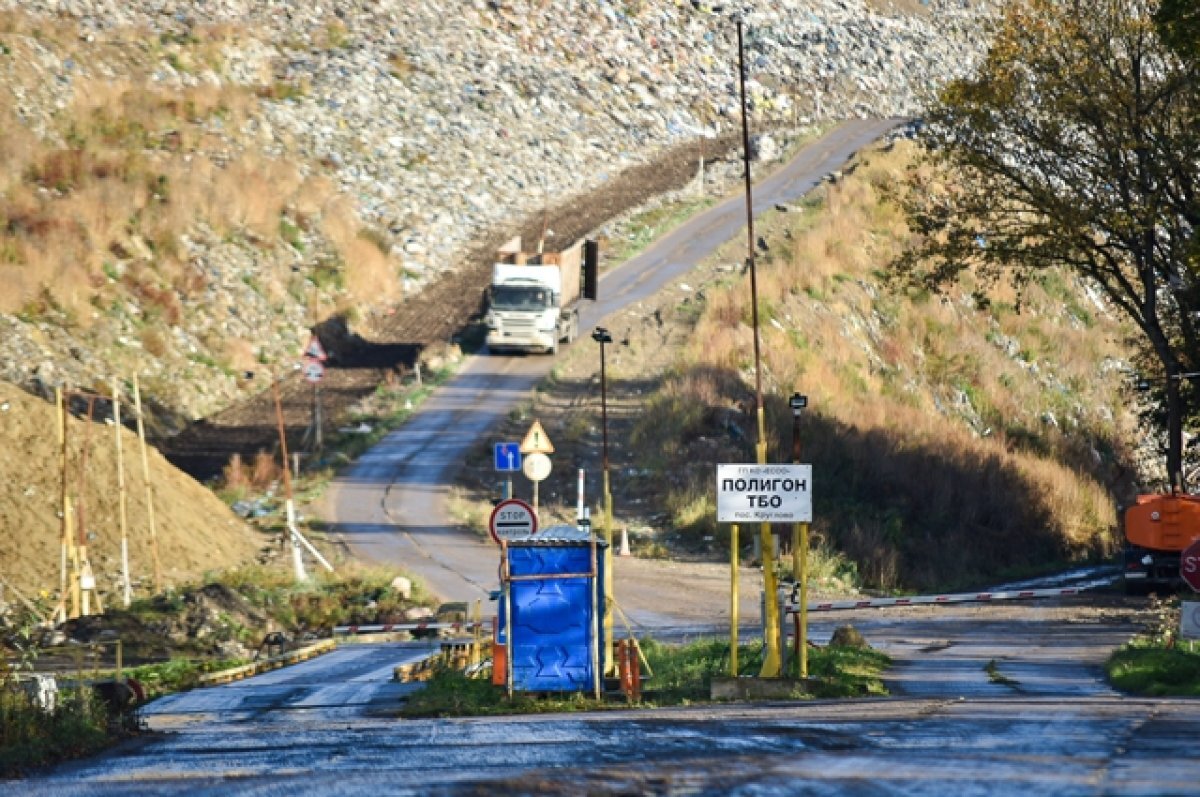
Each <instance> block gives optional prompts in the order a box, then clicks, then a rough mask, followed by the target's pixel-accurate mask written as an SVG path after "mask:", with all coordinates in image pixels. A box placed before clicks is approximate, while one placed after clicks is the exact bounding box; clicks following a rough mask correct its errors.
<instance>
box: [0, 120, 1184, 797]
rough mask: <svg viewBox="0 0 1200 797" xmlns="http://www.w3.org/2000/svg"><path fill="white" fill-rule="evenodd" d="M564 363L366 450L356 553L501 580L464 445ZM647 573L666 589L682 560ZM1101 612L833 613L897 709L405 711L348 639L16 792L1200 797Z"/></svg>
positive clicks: (1176, 735)
mask: <svg viewBox="0 0 1200 797" xmlns="http://www.w3.org/2000/svg"><path fill="white" fill-rule="evenodd" d="M886 126H887V123H882V122H874V123H868V122H861V123H850V124H848V125H846V126H843V127H841V128H839V129H838V130H836V131H834V132H833V133H831V134H830V135H829V136H827V137H826V138H825V139H822V140H821V141H819V142H817V143H816V144H815V145H813V146H812V147H810V148H809V149H807V150H805V152H804V153H802V154H801V156H800V159H799V162H794V166H793V167H789V169H788V170H785V173H784V175H783V176H781V177H780V178H779V186H780V187H779V190H780V191H786V192H787V193H784V194H773V193H772V190H771V189H769V188H768V187H767V186H765V185H764V186H763V187H762V188H760V189H759V190H758V192H757V197H758V199H759V202H760V203H762V204H763V205H766V204H769V203H773V202H778V201H785V200H786V199H787V198H790V197H795V196H798V195H799V194H800V193H803V191H804V190H806V189H807V187H809V186H811V185H812V184H813V183H815V181H816V180H818V179H820V176H821V175H823V174H824V173H826V172H827V171H829V170H831V169H833V168H836V166H837V165H839V164H840V163H841V162H842V161H844V159H845V158H846V157H847V156H848V155H849V154H850V153H851V152H852V151H854V150H855V149H857V148H859V147H860V146H862V145H863V144H865V143H867V142H868V141H870V140H872V139H873V138H875V137H876V136H877V135H878V134H879V133H880V132H881V131H882V130H883V129H885V128H886ZM788 175H791V176H788ZM792 192H794V193H792ZM710 214H711V215H710ZM743 220H744V216H742V215H741V214H740V212H739V206H738V204H737V203H736V202H731V203H728V204H727V205H725V206H721V207H718V208H715V209H714V210H713V211H710V212H709V214H705V215H704V216H701V217H699V218H698V219H696V220H694V221H693V224H694V225H696V226H695V227H694V228H690V230H689V229H688V228H685V229H681V230H679V231H677V232H676V233H674V234H672V235H671V236H668V237H667V238H666V239H664V240H663V241H661V242H660V243H659V244H658V245H656V246H655V247H654V248H652V249H650V250H648V251H647V252H646V253H645V254H643V255H642V256H641V257H640V258H638V259H635V260H633V261H630V262H629V263H627V264H625V265H624V266H622V267H620V268H618V269H616V270H614V271H613V272H611V273H610V274H608V275H607V276H606V278H605V280H604V282H603V286H604V295H605V296H606V299H605V301H604V302H601V303H599V304H598V305H597V306H596V307H594V308H589V309H588V310H587V311H586V312H585V314H584V325H585V327H586V328H590V327H591V326H592V325H594V324H596V323H597V322H598V321H599V320H600V319H602V318H603V316H604V315H606V314H607V313H609V312H611V311H612V310H614V309H616V308H617V307H620V306H621V305H622V304H623V303H624V302H626V301H633V300H636V299H637V298H638V297H641V296H647V295H649V294H650V293H652V292H654V291H655V290H657V288H658V287H659V286H661V285H662V284H665V283H666V282H667V281H669V280H671V279H675V278H677V277H679V276H680V275H682V274H683V273H685V272H686V270H687V269H688V268H689V267H690V265H691V264H692V263H694V262H695V261H696V259H697V258H699V257H700V256H701V255H702V254H703V253H704V252H706V251H708V249H709V246H708V242H710V241H711V242H715V243H720V242H722V241H724V240H727V239H729V238H730V237H732V236H733V235H735V234H736V232H737V230H738V229H739V228H740V226H741V223H742V221H743ZM548 368H549V358H532V357H531V358H509V357H504V358H499V357H497V358H491V357H480V358H475V359H473V360H472V361H471V362H470V363H469V364H468V365H467V367H466V368H465V369H464V370H463V372H462V373H461V375H460V376H459V377H458V378H457V379H456V380H455V381H454V382H452V383H450V384H448V385H446V386H445V387H443V388H442V389H441V390H439V391H438V393H437V394H436V395H435V397H434V398H433V400H431V401H430V402H428V403H427V404H426V405H425V407H424V408H423V410H422V411H421V412H420V413H418V414H417V415H416V417H415V418H414V419H413V421H412V422H411V423H410V424H408V425H407V426H406V427H405V428H403V429H401V430H399V431H397V432H396V433H394V434H392V435H390V436H389V437H388V438H387V439H386V440H385V441H384V442H383V443H382V444H381V445H380V446H379V447H377V448H376V449H374V450H373V451H371V452H370V453H369V454H368V455H367V456H365V457H363V459H362V460H361V461H360V462H359V464H358V465H357V466H356V467H355V468H353V469H352V470H351V472H350V473H349V474H347V476H345V477H343V478H342V479H341V480H340V481H339V482H338V484H337V485H336V486H335V489H334V491H333V492H332V493H331V499H332V504H331V506H332V508H333V515H334V517H336V519H337V521H338V524H339V529H340V531H341V533H342V534H343V535H344V537H345V539H346V540H347V541H348V542H349V544H350V545H351V547H352V549H353V550H354V551H355V552H356V553H357V554H358V555H359V556H361V557H363V558H367V559H373V560H376V561H380V562H392V563H397V564H402V565H403V566H404V567H405V568H407V569H410V570H413V571H416V572H418V573H419V574H421V575H422V576H423V577H424V578H425V579H426V581H427V583H428V584H429V585H431V586H432V587H433V588H434V589H435V590H436V591H437V592H438V593H440V594H441V595H442V596H444V597H446V598H447V599H455V600H469V599H472V598H475V597H480V596H482V595H483V594H484V593H485V591H486V590H488V589H490V588H491V587H492V586H493V585H494V584H495V580H496V566H497V560H498V557H497V555H496V551H495V548H494V547H492V546H490V545H487V544H484V543H481V542H479V541H477V540H475V539H474V538H471V537H470V536H468V535H466V534H464V533H461V532H459V531H458V530H456V529H454V528H453V527H452V526H451V525H450V524H449V522H448V521H447V520H446V512H445V502H446V498H447V487H446V485H447V484H448V482H449V481H450V476H451V475H452V473H453V471H454V469H455V468H456V467H458V464H459V463H460V462H461V460H462V456H463V452H464V451H465V450H466V449H467V448H468V447H469V446H471V445H472V444H474V442H475V441H476V440H478V439H479V437H480V436H481V435H484V434H486V432H487V430H488V429H489V428H490V426H491V424H492V423H493V422H494V421H495V420H496V419H497V418H498V417H500V416H501V415H503V414H504V413H506V412H507V411H508V409H509V407H510V406H512V404H513V403H514V402H516V401H518V400H519V399H520V398H521V397H522V396H523V395H525V394H526V392H527V391H528V390H529V389H530V388H531V387H532V385H533V384H534V383H535V381H536V380H537V379H538V378H540V376H541V375H543V374H544V373H545V371H546V370H547V369H548ZM639 566H640V565H639ZM664 567H665V566H664ZM631 569H632V568H631ZM639 572H640V575H639V576H638V577H639V578H644V579H645V580H646V581H647V583H649V584H651V585H653V584H655V583H658V582H655V579H656V578H657V579H659V582H661V583H663V584H666V583H667V582H668V579H666V578H664V575H663V573H664V572H665V571H659V572H656V571H655V570H654V568H653V567H647V568H645V569H643V570H642V571H639ZM679 583H680V584H681V585H682V587H681V588H687V587H688V586H689V585H690V586H691V588H693V589H695V588H696V584H695V581H694V580H683V581H681V582H679ZM712 583H713V584H714V585H715V584H717V583H719V581H718V580H714V581H713V582H712ZM641 594H643V595H645V596H646V597H645V598H644V600H643V603H644V605H637V606H626V609H627V611H629V612H630V614H631V615H634V616H635V619H636V618H637V617H641V618H642V619H643V620H647V621H651V622H649V624H651V625H655V626H656V627H658V628H660V629H664V630H665V628H666V627H667V626H668V625H669V624H670V623H674V622H679V621H680V620H682V621H683V623H682V624H683V625H685V626H688V628H689V631H688V632H689V633H692V634H694V633H695V628H694V627H693V626H692V625H690V624H689V623H690V622H691V621H692V620H694V618H673V617H670V616H665V615H663V614H662V613H661V611H660V610H661V607H658V606H655V605H654V602H653V595H654V590H653V589H649V590H645V591H644V592H643V593H641ZM1090 603H1097V604H1099V603H1101V602H1100V601H1087V600H1084V601H1078V600H1076V601H1068V602H1065V603H1058V602H1056V603H1039V604H1007V605H976V606H969V605H968V606H955V607H926V608H919V609H918V608H913V609H903V610H889V611H887V612H886V613H885V612H865V611H859V612H854V613H849V614H845V615H838V616H829V615H824V616H819V617H815V618H814V619H813V623H812V626H811V638H812V639H813V640H814V641H815V642H818V643H822V642H825V641H827V640H828V638H829V636H830V635H831V634H832V632H833V629H834V627H835V626H836V625H838V624H840V623H843V622H845V621H846V620H852V621H853V622H854V624H855V625H856V627H858V628H859V629H860V631H862V633H863V634H864V635H865V636H866V638H867V639H868V641H870V642H871V643H872V644H873V645H875V646H876V647H878V648H880V649H882V650H884V651H885V652H887V653H889V654H890V655H891V656H892V657H893V658H894V660H895V666H894V668H893V669H892V670H891V671H890V673H889V676H888V677H889V687H890V689H891V691H892V694H893V695H894V696H893V697H891V698H883V699H878V698H877V699H863V700H846V701H809V702H787V703H783V702H781V703H761V704H750V705H747V704H731V705H706V706H696V707H684V708H674V709H660V710H649V711H636V712H631V711H610V712H597V713H587V714H574V715H563V714H559V715H536V716H520V717H505V718H474V719H442V720H399V719H396V718H395V717H394V716H393V715H394V712H395V709H396V707H397V705H398V703H399V701H400V700H401V699H402V698H403V697H404V693H405V690H407V689H410V688H411V687H407V686H401V685H398V684H395V683H392V682H391V681H390V680H389V679H390V676H391V672H392V668H393V667H394V666H395V665H397V664H400V663H403V662H405V661H409V660H412V659H413V658H415V657H418V656H422V655H424V653H425V651H424V650H422V649H420V648H419V647H414V646H412V645H397V644H389V645H375V646H351V647H344V648H341V649H339V650H337V651H336V652H334V653H330V654H327V655H325V656H322V657H320V658H317V659H314V660H311V661H308V662H304V663H302V664H299V665H296V666H294V667H290V668H287V669H284V670H278V671H274V672H271V673H267V674H264V675H261V676H258V677H256V678H253V679H249V680H246V681H241V682H238V683H235V684H230V685H226V686H220V687H214V688H210V689H204V690H195V691H192V692H188V693H185V694H180V695H175V696H172V697H170V698H166V699H163V700H159V701H156V702H155V703H153V704H151V705H150V706H148V707H146V709H145V716H146V719H147V722H148V724H149V726H150V727H151V728H152V729H153V730H154V731H155V732H156V733H154V734H152V735H149V736H147V737H143V738H141V739H136V740H132V741H131V742H129V743H126V744H124V745H122V746H121V747H120V748H118V749H117V750H116V751H114V752H113V753H112V754H110V755H105V756H99V757H95V758H92V759H89V760H86V761H81V762H74V763H71V764H67V765H64V766H61V767H59V768H57V769H55V770H53V771H51V772H48V773H42V774H40V775H38V776H36V777H32V778H29V779H27V780H24V781H21V782H9V783H4V784H0V795H7V794H13V795H29V796H30V797H40V796H41V795H47V796H49V795H55V796H56V797H57V796H58V795H152V794H180V793H188V794H190V795H197V796H199V795H227V794H249V795H288V797H296V796H297V795H308V794H313V795H327V794H337V795H378V794H389V795H391V794H395V795H406V794H420V795H426V794H433V795H442V794H445V795H460V794H461V795H476V794H486V795H496V794H561V795H578V794H598V795H606V794H623V795H624V794H689V795H692V794H695V795H729V794H735V795H804V794H808V795H864V796H866V795H956V796H958V795H1021V796H1022V797H1029V795H1089V796H1090V795H1097V796H1099V795H1185V794H1198V793H1200V756H1197V755H1195V745H1196V740H1197V739H1200V701H1197V700H1184V699H1163V700H1155V699H1131V698H1125V697H1122V696H1120V695H1118V694H1115V693H1114V692H1112V691H1111V690H1110V689H1108V688H1107V686H1106V685H1105V683H1104V681H1103V679H1102V672H1101V663H1102V662H1103V661H1104V659H1105V657H1106V656H1107V655H1108V653H1109V652H1110V651H1111V650H1112V649H1113V648H1114V647H1116V646H1117V645H1119V644H1120V643H1122V642H1124V641H1125V640H1127V639H1128V638H1129V636H1130V635H1131V634H1132V633H1133V632H1134V631H1135V630H1136V626H1135V625H1134V622H1133V617H1132V615H1131V613H1130V612H1129V611H1128V610H1127V609H1124V608H1121V604H1117V605H1116V606H1117V608H1104V607H1103V606H1099V608H1098V607H1097V605H1089V604H1090ZM992 673H996V674H997V675H998V676H1002V677H996V676H994V675H992Z"/></svg>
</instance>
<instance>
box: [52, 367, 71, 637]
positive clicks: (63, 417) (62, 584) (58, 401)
mask: <svg viewBox="0 0 1200 797" xmlns="http://www.w3.org/2000/svg"><path fill="white" fill-rule="evenodd" d="M63 402H64V398H63V392H62V388H58V387H56V388H54V409H55V411H56V413H57V418H56V422H55V426H56V427H57V429H58V445H59V448H60V449H61V452H62V457H61V459H60V461H59V467H60V471H59V473H60V476H61V482H62V484H61V489H60V491H59V497H58V508H59V511H60V512H61V513H62V540H61V546H60V547H61V551H60V561H59V578H58V597H59V600H60V601H64V602H65V601H66V599H67V556H68V549H69V548H70V546H71V521H70V519H69V518H68V517H67V516H68V514H69V512H70V509H69V506H68V499H67V412H66V407H65V406H64V403H63ZM64 613H65V610H64Z"/></svg>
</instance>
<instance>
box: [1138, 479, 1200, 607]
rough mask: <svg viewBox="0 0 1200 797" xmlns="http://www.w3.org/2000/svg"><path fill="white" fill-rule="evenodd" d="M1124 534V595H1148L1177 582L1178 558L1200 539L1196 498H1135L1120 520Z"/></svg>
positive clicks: (1165, 495)
mask: <svg viewBox="0 0 1200 797" xmlns="http://www.w3.org/2000/svg"><path fill="white" fill-rule="evenodd" d="M1121 526H1122V530H1123V531H1124V532H1125V591H1126V592H1128V593H1134V592H1148V591H1150V590H1152V589H1155V588H1164V589H1168V588H1172V587H1174V586H1176V585H1178V584H1179V583H1180V582H1181V579H1180V575H1179V555H1180V552H1181V551H1183V549H1184V548H1186V547H1187V546H1188V545H1190V544H1191V543H1192V541H1193V540H1196V539H1198V538H1200V495H1188V494H1185V493H1151V494H1149V495H1139V496H1138V497H1137V503H1135V504H1133V505H1132V506H1128V507H1126V508H1125V511H1124V512H1123V514H1122V518H1121Z"/></svg>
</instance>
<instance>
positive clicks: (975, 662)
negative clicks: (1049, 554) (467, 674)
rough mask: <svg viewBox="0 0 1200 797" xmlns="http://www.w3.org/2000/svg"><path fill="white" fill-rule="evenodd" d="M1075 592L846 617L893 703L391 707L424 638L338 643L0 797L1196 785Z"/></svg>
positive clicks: (154, 721) (1177, 717) (216, 690)
mask: <svg viewBox="0 0 1200 797" xmlns="http://www.w3.org/2000/svg"><path fill="white" fill-rule="evenodd" d="M1082 604H1083V602H1079V601H1076V602H1074V603H1072V604H1068V605H1051V604H1038V605H1025V606H1022V607H1014V606H1007V607H1004V606H998V605H986V606H969V607H957V608H950V607H931V608H925V609H922V610H900V611H899V612H898V613H895V612H887V613H884V612H877V613H873V614H868V613H863V612H860V613H856V614H854V615H853V617H854V621H855V624H856V625H857V626H858V627H859V628H860V629H861V630H862V631H863V632H864V634H865V635H866V637H867V639H868V640H869V641H871V642H872V644H874V645H876V646H877V647H879V648H881V649H883V650H885V651H887V652H889V653H890V654H891V655H892V656H893V657H894V658H895V659H896V662H897V663H896V667H895V668H894V670H893V672H892V674H891V681H890V685H891V688H892V689H893V692H894V693H895V695H896V696H895V697H892V698H883V699H880V698H874V699H862V700H845V701H811V702H788V703H783V702H780V703H762V704H730V705H708V706H696V707H684V708H674V709H659V710H647V711H611V712H598V713H587V714H566V715H564V714H558V715H532V716H516V717H501V718H473V719H441V720H398V719H395V718H392V717H391V716H389V714H390V713H391V712H394V710H395V707H396V705H397V701H398V700H399V699H400V698H401V697H402V696H403V693H404V692H405V690H407V689H410V688H411V687H408V686H402V685H399V684H394V683H391V682H390V681H389V680H388V678H389V677H390V674H391V668H392V667H393V666H394V665H395V664H398V663H401V662H403V661H406V660H411V659H412V658H413V657H415V656H419V655H423V651H422V650H420V649H418V648H415V647H413V646H412V645H396V644H388V645H372V646H361V645H360V646H351V647H345V648H342V649H339V650H338V651H336V652H334V653H331V654H327V655H325V656H322V657H319V658H317V659H313V660H310V661H307V662H304V663H302V664H299V665H296V666H294V667H290V668H287V669H284V670H277V671H274V672H271V673H266V674H264V675H261V676H258V677H256V678H253V679H249V680H246V681H241V682H237V683H234V684H229V685H225V686H220V687H213V688H210V689H203V690H196V691H192V692H188V693H185V694H179V695H174V696H172V697H169V698H165V699H163V700H159V701H157V702H155V703H153V704H151V705H150V706H148V707H147V708H146V709H145V714H146V718H147V721H148V723H149V725H150V727H151V728H153V729H154V730H155V731H156V732H158V733H156V734H154V735H151V736H149V737H146V738H143V739H138V740H134V741H132V742H129V743H127V744H125V745H123V746H122V747H120V748H118V749H117V750H116V751H115V752H114V753H113V754H110V755H106V756H101V757H96V758H93V759H90V760H87V761H83V762H76V763H72V764H68V765H65V766H62V767H59V768H58V769H57V770H55V771H53V772H51V773H47V774H44V775H41V776H38V777H34V778H31V779H28V780H26V781H23V782H20V783H6V784H3V785H0V794H4V795H7V794H13V795H18V794H19V795H28V796H29V797H41V796H42V795H46V796H47V797H49V796H50V795H56V796H57V795H131V796H132V795H152V794H181V793H188V794H190V795H195V796H196V797H199V796H200V795H227V794H246V795H288V796H289V797H296V796H297V795H309V794H312V795H318V794H319V795H328V794H335V795H379V794H396V795H408V794H421V795H424V794H435V795H438V794H445V795H459V794H461V795H475V794H487V795H496V794H555V795H578V794H598V795H607V794H689V795H728V794H743V795H750V794H753V795H795V794H811V795H835V794H836V795H1022V797H1028V796H1029V795H1184V794H1196V793H1197V791H1198V784H1200V757H1197V756H1196V755H1194V754H1193V750H1194V746H1195V743H1196V739H1198V738H1200V701H1196V700H1178V699H1164V700H1155V699H1130V698H1124V697H1121V696H1119V695H1116V694H1114V693H1113V692H1112V691H1110V690H1109V689H1108V688H1107V687H1106V686H1105V685H1104V683H1103V681H1102V679H1101V678H1100V669H1099V665H1100V662H1102V661H1103V659H1104V657H1105V656H1106V655H1107V653H1108V651H1109V650H1111V648H1112V647H1113V646H1115V645H1116V644H1119V643H1120V642H1121V641H1123V640H1124V639H1126V638H1128V635H1129V634H1130V633H1131V631H1132V630H1133V627H1132V626H1131V625H1129V624H1128V622H1127V617H1125V616H1123V615H1122V614H1121V613H1120V612H1108V613H1105V612H1098V611H1097V610H1095V609H1094V608H1089V607H1087V606H1085V605H1082ZM844 619H845V618H828V617H827V618H821V619H820V620H818V621H817V622H815V623H814V624H813V637H814V639H816V640H818V641H822V642H823V641H826V640H827V639H828V636H829V634H830V633H832V629H833V628H834V626H835V625H837V624H838V623H840V622H843V621H844ZM989 662H996V669H998V670H999V672H1000V673H1001V674H1003V675H1004V676H1005V679H1006V680H1005V682H1003V683H1000V682H997V681H996V680H994V679H992V678H991V677H990V676H989V674H988V672H987V669H986V668H987V665H988V663H989Z"/></svg>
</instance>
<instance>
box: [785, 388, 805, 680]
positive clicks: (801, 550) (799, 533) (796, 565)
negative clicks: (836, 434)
mask: <svg viewBox="0 0 1200 797" xmlns="http://www.w3.org/2000/svg"><path fill="white" fill-rule="evenodd" d="M788 406H789V407H791V408H792V462H793V463H794V464H796V465H799V464H800V412H801V411H802V410H803V409H804V408H805V407H807V406H808V396H804V395H801V394H800V393H793V394H792V397H791V398H790V399H788ZM792 578H794V579H795V580H796V583H797V584H798V585H799V586H800V620H799V622H800V627H799V628H798V629H797V632H796V646H797V647H798V648H799V653H800V677H801V678H807V677H808V524H807V523H796V524H795V525H793V526H792Z"/></svg>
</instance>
